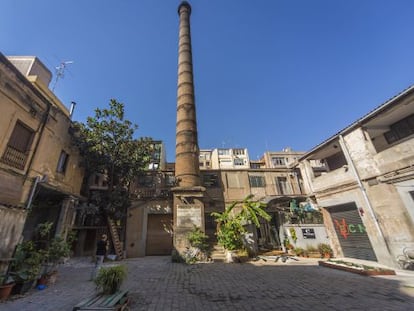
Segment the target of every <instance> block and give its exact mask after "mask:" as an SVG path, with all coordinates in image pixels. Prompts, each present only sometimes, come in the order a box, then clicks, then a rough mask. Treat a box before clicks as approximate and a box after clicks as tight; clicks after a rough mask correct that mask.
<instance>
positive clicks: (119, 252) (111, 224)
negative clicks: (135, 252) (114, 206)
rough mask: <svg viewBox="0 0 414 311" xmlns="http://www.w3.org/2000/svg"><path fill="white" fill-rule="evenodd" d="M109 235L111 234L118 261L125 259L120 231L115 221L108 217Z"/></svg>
mask: <svg viewBox="0 0 414 311" xmlns="http://www.w3.org/2000/svg"><path fill="white" fill-rule="evenodd" d="M107 220H108V228H109V233H110V234H111V238H112V243H113V245H114V249H115V254H116V256H117V257H118V259H122V258H123V251H122V244H121V241H120V239H119V234H118V229H117V228H116V225H115V222H114V220H113V219H112V218H111V217H109V216H107Z"/></svg>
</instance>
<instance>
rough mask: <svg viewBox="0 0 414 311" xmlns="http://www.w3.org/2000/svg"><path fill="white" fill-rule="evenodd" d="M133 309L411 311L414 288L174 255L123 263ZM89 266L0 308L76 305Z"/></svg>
mask: <svg viewBox="0 0 414 311" xmlns="http://www.w3.org/2000/svg"><path fill="white" fill-rule="evenodd" d="M123 264H126V265H127V266H128V280H127V282H126V284H125V286H124V287H125V288H127V289H129V292H130V294H129V296H130V297H131V298H132V303H131V305H130V309H131V310H157V311H158V310H159V311H164V310H209V311H215V310H249V311H251V310H414V288H409V287H404V286H403V284H402V283H401V282H400V281H399V280H398V278H396V277H364V276H359V275H356V274H352V273H349V272H342V271H338V270H333V269H329V268H324V267H319V266H317V265H316V261H315V260H314V261H307V260H301V261H299V262H288V263H269V262H267V263H264V262H256V263H253V264H250V263H245V264H224V263H214V264H199V265H190V266H187V265H184V264H174V263H171V260H170V257H145V258H138V259H134V260H127V261H124V262H123ZM91 269H92V264H91V263H90V262H89V261H83V262H82V261H81V262H79V261H77V262H76V263H69V264H68V265H65V266H63V267H61V269H60V272H59V279H58V281H57V283H56V284H55V285H53V286H51V287H49V288H47V289H45V290H42V291H38V290H36V289H33V290H31V291H30V292H29V293H28V294H27V295H26V296H25V297H21V298H19V299H15V300H11V301H7V302H4V303H0V310H1V311H3V310H8V311H9V310H10V311H14V310H15V311H17V310H18V311H21V310H24V311H26V310H28V311H30V310H42V311H44V310H72V307H73V306H74V305H75V304H77V303H78V302H79V301H81V300H82V299H84V298H86V297H88V296H89V295H91V294H93V293H94V285H93V283H92V282H90V281H89V280H88V279H89V276H90V272H91Z"/></svg>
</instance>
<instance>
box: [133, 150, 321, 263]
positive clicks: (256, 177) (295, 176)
mask: <svg viewBox="0 0 414 311" xmlns="http://www.w3.org/2000/svg"><path fill="white" fill-rule="evenodd" d="M243 150H244V149H243ZM245 154H246V155H248V151H247V150H245ZM281 154H284V153H283V152H281ZM302 154H303V153H302ZM200 156H201V157H203V154H201V155H200ZM200 163H202V161H200ZM165 167H170V169H169V170H158V171H148V172H146V173H145V174H143V175H142V176H139V177H138V178H137V180H136V183H135V184H134V185H133V186H132V187H131V195H132V198H133V203H132V206H131V208H130V209H129V212H128V218H127V234H126V251H127V257H138V256H146V255H168V254H170V253H171V251H172V249H173V238H172V237H173V208H172V206H173V189H174V187H175V185H176V177H175V173H174V169H173V167H171V165H165ZM200 169H201V170H200V176H201V185H202V186H203V187H204V188H205V189H206V190H205V195H204V215H203V216H204V221H205V232H206V234H207V235H208V236H209V237H210V238H211V239H212V240H213V242H214V239H215V232H216V223H215V221H214V219H213V217H212V216H211V213H212V212H222V211H224V208H225V206H227V205H229V204H231V203H233V202H234V201H239V200H243V199H244V198H246V197H247V196H248V195H250V194H253V195H254V198H255V199H256V200H262V201H263V202H265V203H267V209H266V210H267V211H268V212H269V213H270V214H271V216H272V221H271V222H270V223H269V224H268V223H265V222H263V223H262V224H261V226H260V228H258V229H257V230H255V229H254V228H251V229H252V231H253V235H254V239H255V241H256V242H257V244H256V245H257V246H258V247H267V248H270V249H272V248H276V249H278V248H283V246H282V242H283V241H282V240H283V236H282V237H281V235H284V234H285V232H284V231H285V230H284V225H287V227H289V228H294V230H296V231H297V236H298V237H300V238H301V237H302V229H303V228H311V229H313V230H314V232H316V235H317V237H315V238H314V239H310V240H308V241H306V243H307V244H308V245H312V246H316V245H317V243H319V242H326V232H325V228H324V226H323V225H322V224H321V223H313V222H312V221H308V222H307V223H306V224H303V223H301V222H299V221H297V220H296V221H295V220H294V219H293V217H292V219H290V215H291V202H292V201H293V200H294V201H295V202H296V203H297V205H298V206H303V205H304V204H306V203H307V202H308V198H307V196H306V195H305V193H304V191H303V185H302V178H301V176H300V172H299V171H298V170H297V169H295V168H289V167H288V166H287V165H286V164H285V165H279V166H278V167H273V168H267V167H261V168H258V169H251V168H249V165H247V168H244V169H235V168H231V169H217V170H213V169H205V164H204V165H202V166H201V167H200ZM287 227H286V228H287ZM303 244H304V243H303ZM301 246H306V245H301Z"/></svg>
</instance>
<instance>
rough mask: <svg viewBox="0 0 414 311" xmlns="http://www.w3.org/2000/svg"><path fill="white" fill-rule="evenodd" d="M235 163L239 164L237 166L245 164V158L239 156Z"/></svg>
mask: <svg viewBox="0 0 414 311" xmlns="http://www.w3.org/2000/svg"><path fill="white" fill-rule="evenodd" d="M234 165H237V166H240V165H244V160H243V159H239V158H235V159H234Z"/></svg>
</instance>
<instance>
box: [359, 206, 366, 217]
mask: <svg viewBox="0 0 414 311" xmlns="http://www.w3.org/2000/svg"><path fill="white" fill-rule="evenodd" d="M358 211H359V214H360V215H361V216H364V213H365V212H364V209H363V208H362V207H360V208H359V209H358Z"/></svg>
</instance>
